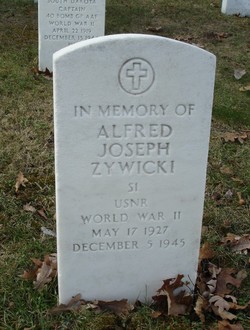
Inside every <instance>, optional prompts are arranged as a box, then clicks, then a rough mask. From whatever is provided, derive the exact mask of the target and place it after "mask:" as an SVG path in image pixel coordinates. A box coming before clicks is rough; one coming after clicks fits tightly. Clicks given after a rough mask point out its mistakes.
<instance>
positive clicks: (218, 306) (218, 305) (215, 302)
mask: <svg viewBox="0 0 250 330" xmlns="http://www.w3.org/2000/svg"><path fill="white" fill-rule="evenodd" d="M209 303H210V305H211V308H212V310H213V312H214V313H215V314H216V315H218V316H220V317H221V318H222V319H223V320H233V319H236V315H234V314H232V313H230V312H228V310H229V309H230V305H229V303H228V302H227V301H226V300H225V299H223V298H222V297H221V296H218V295H215V296H212V297H211V298H210V299H209Z"/></svg>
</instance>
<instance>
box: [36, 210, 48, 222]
mask: <svg viewBox="0 0 250 330" xmlns="http://www.w3.org/2000/svg"><path fill="white" fill-rule="evenodd" d="M37 213H38V214H39V215H40V217H42V218H43V219H45V220H48V218H47V215H46V214H45V211H44V209H40V210H38V211H37Z"/></svg>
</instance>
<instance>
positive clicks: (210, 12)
mask: <svg viewBox="0 0 250 330" xmlns="http://www.w3.org/2000/svg"><path fill="white" fill-rule="evenodd" d="M0 14H1V21H0V39H1V43H0V98H1V116H0V121H1V123H0V127H1V130H0V246H1V250H0V329H9V330H12V329H25V328H30V329H44V330H47V329H76V330H77V329H88V330H92V329H93V330H99V329H100V330H104V329H105V330H108V329H117V330H118V329H127V330H134V329H138V330H139V329H140V330H141V329H147V330H149V329H159V330H161V329H164V330H168V329H175V330H176V329H197V330H198V329H202V326H201V323H200V322H199V321H198V320H197V319H192V318H191V317H190V316H186V317H175V318H174V317H169V318H165V319H157V320H153V319H152V318H151V308H150V307H149V306H143V307H141V308H139V309H138V310H137V311H136V312H134V313H131V314H130V315H129V316H128V317H127V318H121V317H117V316H114V315H112V314H108V313H103V314H99V315H94V314H93V313H91V312H87V313H79V314H72V313H69V314H62V315H58V316H57V315H56V316H55V315H50V314H49V313H48V310H49V309H50V308H52V307H53V306H55V305H56V303H57V283H56V281H53V282H52V283H50V284H49V285H48V286H47V288H46V289H45V290H44V291H42V292H37V291H35V290H34V289H33V286H32V283H31V282H25V281H23V280H22V279H21V278H20V277H19V275H21V274H22V273H23V271H24V270H25V269H27V268H30V267H31V261H30V258H42V257H43V256H44V255H46V254H48V253H51V252H55V251H56V242H55V239H54V238H50V237H47V236H46V237H42V236H41V227H42V226H44V227H46V228H49V229H52V230H55V220H54V214H55V195H54V150H53V101H52V81H48V80H46V79H44V77H43V76H37V75H35V74H34V73H33V72H32V68H33V67H35V66H36V65H37V49H38V41H37V39H38V36H37V8H36V6H35V5H34V3H33V0H29V1H28V0H12V1H9V0H0ZM249 22H250V21H249V18H239V17H229V16H225V15H222V14H221V13H220V1H219V0H201V1H195V0H190V1H184V0H168V1H165V0H154V1H151V0H141V1H132V0H107V13H106V34H116V33H153V32H151V31H152V28H159V27H160V28H161V29H160V32H159V33H156V34H158V35H162V36H165V37H169V38H177V39H179V40H184V41H188V42H191V43H195V44H198V45H201V46H202V47H204V48H205V49H206V50H208V51H211V52H213V53H214V54H215V55H216V56H217V76H216V86H215V99H214V108H213V128H212V134H211V144H210V154H209V164H208V178H207V190H206V198H205V210H204V220H203V223H204V225H205V226H207V232H206V233H205V234H204V236H203V241H207V240H208V241H209V242H211V243H212V244H213V246H214V248H215V250H216V257H215V259H214V262H216V263H217V264H218V265H220V266H223V267H234V268H236V269H239V270H240V269H242V268H248V269H249V262H248V258H249V257H247V256H245V255H233V254H232V253H231V252H230V251H229V250H227V249H225V248H223V247H221V246H220V245H219V242H220V240H221V238H222V237H224V236H225V235H226V234H227V233H228V232H232V233H235V234H239V235H241V234H244V233H247V232H249V227H250V223H249V219H250V214H249V213H250V212H249V202H250V185H249V182H250V167H249V159H250V142H249V139H248V140H247V141H246V142H245V143H244V144H242V145H241V144H239V143H224V142H223V141H222V139H221V136H222V134H224V133H225V132H228V131H232V130H235V131H242V130H245V131H247V130H248V131H249V129H250V116H249V101H250V92H240V91H239V88H240V87H241V86H245V85H247V84H248V83H249V80H250V61H249V51H250V49H249V44H248V42H249ZM220 36H221V37H220ZM235 68H244V69H246V71H247V74H246V75H245V76H244V77H243V78H242V79H241V80H239V81H237V80H236V79H235V78H234V76H233V72H234V69H235ZM222 166H227V167H229V168H230V169H231V171H232V173H231V174H225V173H224V174H223V173H221V170H220V169H221V167H222ZM20 171H22V172H23V173H24V175H25V176H26V177H27V178H28V179H29V182H28V183H27V184H26V187H25V188H24V189H21V190H20V192H19V193H18V194H16V193H15V181H16V177H17V174H18V173H19V172H20ZM235 178H236V179H237V180H235ZM229 190H230V191H232V194H233V195H232V198H231V199H227V198H226V197H225V194H226V193H227V192H228V191H229ZM237 193H241V194H242V198H243V199H244V200H245V204H244V205H240V204H239V201H238V197H237ZM215 194H217V195H218V194H220V196H221V200H220V203H217V202H216V201H215V200H214V198H213V196H214V195H215ZM27 203H30V204H31V205H33V206H34V207H36V208H37V209H44V210H45V211H46V214H47V217H48V219H47V220H46V219H44V218H42V217H40V216H39V215H38V214H32V213H29V212H25V211H24V210H23V206H24V205H25V204H27ZM249 288H250V279H249V276H248V279H246V280H245V282H244V285H243V286H242V288H241V290H240V291H239V290H238V291H237V292H235V293H236V294H237V297H239V299H240V300H239V301H241V302H242V303H246V302H247V301H249V299H250V294H249ZM238 315H239V319H240V321H241V323H242V325H243V326H244V327H245V328H247V324H248V322H249V317H248V316H247V314H246V313H243V312H241V313H240V314H238ZM215 323H216V319H215V317H212V316H208V318H207V325H206V327H207V328H209V327H210V326H212V325H214V324H215Z"/></svg>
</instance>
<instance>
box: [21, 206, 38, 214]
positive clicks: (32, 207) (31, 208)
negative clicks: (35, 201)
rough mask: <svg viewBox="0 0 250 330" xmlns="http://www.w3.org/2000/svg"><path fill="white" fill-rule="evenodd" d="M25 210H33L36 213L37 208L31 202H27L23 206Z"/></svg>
mask: <svg viewBox="0 0 250 330" xmlns="http://www.w3.org/2000/svg"><path fill="white" fill-rule="evenodd" d="M23 209H24V211H27V212H31V213H36V208H35V207H34V206H32V205H30V204H25V205H24V206H23Z"/></svg>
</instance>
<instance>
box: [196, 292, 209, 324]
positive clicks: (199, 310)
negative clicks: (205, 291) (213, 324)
mask: <svg viewBox="0 0 250 330" xmlns="http://www.w3.org/2000/svg"><path fill="white" fill-rule="evenodd" d="M208 307H209V303H208V300H207V299H205V298H203V297H202V296H198V298H197V300H196V304H195V307H194V311H195V313H196V314H197V315H198V317H199V318H200V320H201V322H202V323H205V321H206V319H205V314H204V312H203V311H207V310H208Z"/></svg>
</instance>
